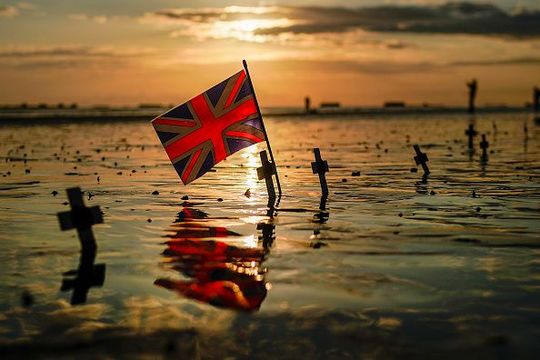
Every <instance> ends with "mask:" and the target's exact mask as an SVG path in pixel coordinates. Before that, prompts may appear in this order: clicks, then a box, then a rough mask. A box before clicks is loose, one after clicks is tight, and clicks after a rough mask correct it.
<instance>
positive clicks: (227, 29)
mask: <svg viewBox="0 0 540 360" xmlns="http://www.w3.org/2000/svg"><path fill="white" fill-rule="evenodd" d="M291 24H292V21H291V20H289V19H285V18H281V19H243V20H236V21H218V22H216V23H215V24H214V26H213V27H212V30H211V34H212V37H214V38H217V39H222V38H235V39H238V40H242V41H251V42H259V43H262V42H266V41H267V39H268V36H266V35H258V34H256V31H257V30H261V29H270V28H277V27H286V26H290V25H291Z"/></svg>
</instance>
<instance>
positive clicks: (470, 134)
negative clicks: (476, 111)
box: [465, 124, 478, 150]
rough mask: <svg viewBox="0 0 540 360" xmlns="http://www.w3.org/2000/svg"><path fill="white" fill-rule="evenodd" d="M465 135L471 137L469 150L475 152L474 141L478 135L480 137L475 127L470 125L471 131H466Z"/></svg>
mask: <svg viewBox="0 0 540 360" xmlns="http://www.w3.org/2000/svg"><path fill="white" fill-rule="evenodd" d="M465 135H467V136H468V137H469V150H473V148H474V147H473V140H474V137H475V136H476V135H478V131H476V130H474V125H473V124H470V125H469V129H468V130H465Z"/></svg>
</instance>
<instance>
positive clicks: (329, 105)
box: [321, 101, 341, 108]
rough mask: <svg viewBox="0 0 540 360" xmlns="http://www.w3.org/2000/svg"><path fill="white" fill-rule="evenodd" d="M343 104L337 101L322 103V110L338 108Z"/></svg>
mask: <svg viewBox="0 0 540 360" xmlns="http://www.w3.org/2000/svg"><path fill="white" fill-rule="evenodd" d="M340 106H341V104H340V103H339V102H337V101H329V102H322V103H321V108H338V107H340Z"/></svg>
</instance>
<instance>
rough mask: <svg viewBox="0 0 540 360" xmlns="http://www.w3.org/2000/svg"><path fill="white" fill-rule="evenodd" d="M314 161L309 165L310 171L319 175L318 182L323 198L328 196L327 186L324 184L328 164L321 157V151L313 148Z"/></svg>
mask: <svg viewBox="0 0 540 360" xmlns="http://www.w3.org/2000/svg"><path fill="white" fill-rule="evenodd" d="M313 153H314V154H315V161H314V162H312V163H311V170H312V171H313V173H314V174H319V181H320V183H321V190H322V194H323V196H328V185H327V184H326V176H325V173H327V172H328V162H327V161H326V160H323V159H322V157H321V150H319V148H314V149H313Z"/></svg>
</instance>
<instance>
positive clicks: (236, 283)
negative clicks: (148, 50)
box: [0, 113, 540, 359]
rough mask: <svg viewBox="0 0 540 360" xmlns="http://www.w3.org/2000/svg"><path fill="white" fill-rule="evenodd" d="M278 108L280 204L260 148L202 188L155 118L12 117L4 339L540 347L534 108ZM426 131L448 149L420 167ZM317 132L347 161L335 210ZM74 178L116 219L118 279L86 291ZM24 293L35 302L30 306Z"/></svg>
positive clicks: (215, 353)
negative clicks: (324, 182) (323, 188)
mask: <svg viewBox="0 0 540 360" xmlns="http://www.w3.org/2000/svg"><path fill="white" fill-rule="evenodd" d="M470 122H474V123H475V125H476V129H477V130H478V131H479V132H480V133H485V134H487V138H488V140H489V142H490V147H489V149H488V150H489V153H488V159H487V161H481V158H480V151H479V148H478V143H479V141H480V137H477V138H476V139H475V148H476V152H475V153H473V154H470V153H469V152H468V151H467V138H466V136H465V134H464V132H465V130H466V129H467V127H468V125H469V123H470ZM266 123H267V127H268V131H269V135H270V139H271V141H272V147H273V149H274V152H275V155H276V160H277V163H278V166H279V172H280V175H281V181H282V186H283V190H284V196H283V198H282V199H281V203H280V206H279V208H278V209H277V210H276V211H274V212H268V211H267V208H266V194H265V191H266V190H265V185H264V182H260V181H258V180H257V173H256V168H257V167H258V166H259V163H260V160H259V158H258V151H259V150H260V149H262V146H254V147H251V148H248V149H246V150H244V151H242V152H240V153H237V154H235V155H233V156H232V157H230V158H229V159H228V160H227V161H225V162H223V163H221V164H219V165H218V166H217V167H216V171H215V172H211V173H208V174H207V175H205V176H204V177H202V178H201V179H198V180H197V181H195V182H194V183H193V184H191V185H190V186H187V187H184V186H183V185H182V184H181V183H180V181H179V179H178V177H177V175H176V173H175V171H174V169H173V167H172V166H171V165H170V163H169V161H168V159H167V157H166V154H165V152H164V150H163V149H162V147H161V145H160V144H159V141H158V139H157V137H156V135H155V133H154V131H153V129H152V127H151V125H150V123H149V122H148V123H141V122H124V123H110V124H108V123H99V124H90V123H85V124H75V123H72V124H66V123H64V124H56V125H36V126H28V127H25V126H7V127H2V128H0V139H1V140H2V141H1V147H0V176H1V177H0V223H1V229H2V231H1V232H0V250H1V251H0V263H1V264H2V265H3V266H2V269H1V270H0V354H2V355H7V356H8V357H9V356H11V357H13V358H16V357H21V356H36V357H45V358H58V357H59V356H60V357H61V356H63V357H72V356H74V355H75V354H76V355H77V356H78V357H81V358H85V357H87V358H93V357H95V356H96V355H97V354H102V355H103V354H106V355H109V356H111V357H115V358H118V357H123V358H137V357H143V358H144V357H156V356H159V357H161V356H165V357H168V356H170V357H176V358H177V357H178V356H182V357H184V358H197V357H198V356H200V357H201V358H223V357H226V356H231V357H234V358H268V359H274V358H298V357H304V358H336V359H337V358H340V359H342V358H358V357H360V356H363V357H376V358H393V357H416V358H417V357H422V358H425V357H439V358H440V357H443V358H445V357H456V356H466V357H476V358H477V357H481V358H492V357H502V358H505V357H509V358H515V357H533V356H534V355H535V354H536V353H537V352H538V351H539V350H540V345H539V343H538V341H537V340H538V338H539V337H540V327H539V325H540V305H539V302H538V299H539V295H540V277H539V276H538V274H539V273H540V272H539V270H540V235H538V234H539V233H540V222H539V220H540V211H539V210H540V208H539V205H538V204H539V203H540V202H539V200H540V181H539V180H540V146H539V144H540V143H539V135H540V127H538V126H535V125H534V122H533V121H532V119H531V118H530V115H529V114H526V113H521V114H481V115H478V116H477V117H476V118H471V117H468V116H466V115H456V114H439V115H436V114H429V115H401V116H392V115H388V116H387V117H377V118H369V117H358V118H357V117H354V116H348V117H335V118H329V117H324V118H317V117H313V118H301V117H296V118H295V117H279V118H272V117H268V118H267V120H266ZM524 124H527V128H528V136H527V137H528V138H527V140H526V139H525V134H524ZM415 143H418V144H420V146H421V149H422V150H423V151H424V152H426V153H427V154H428V156H429V159H430V161H429V166H430V169H431V172H432V173H431V175H430V176H429V178H428V179H427V181H423V180H422V175H421V172H422V170H421V169H419V171H418V172H417V173H414V172H411V170H410V169H411V168H412V167H416V166H415V164H414V160H413V155H414V152H413V149H412V144H415ZM313 147H319V148H320V149H321V153H322V157H323V158H324V159H325V160H327V161H328V163H329V166H330V172H329V173H328V174H327V178H328V185H329V188H330V196H329V197H328V201H327V204H326V206H325V207H324V209H323V210H321V209H320V188H319V184H318V177H317V176H316V175H313V174H312V173H311V165H310V162H311V161H313V152H312V148H313ZM355 171H359V172H360V174H359V176H352V173H353V172H355ZM98 177H99V182H98ZM72 186H80V187H81V188H82V189H83V190H84V191H85V197H84V198H85V201H86V204H87V205H88V206H95V205H99V206H100V207H101V210H102V211H103V212H104V219H105V223H104V224H102V225H96V226H95V227H94V234H95V236H96V239H97V242H98V247H99V251H98V254H97V259H96V263H100V264H105V265H106V273H105V281H104V283H103V285H102V286H95V287H91V288H90V289H89V291H88V297H87V300H86V304H84V305H77V306H72V305H71V304H70V301H71V295H72V292H71V291H60V287H61V283H62V279H63V277H62V273H64V272H66V271H69V270H72V269H76V268H77V266H78V262H79V248H80V245H79V242H78V240H77V237H76V232H75V231H73V230H72V231H67V232H61V231H60V230H59V225H58V220H57V218H56V213H57V212H60V211H66V210H68V208H69V206H68V205H67V204H66V202H67V198H66V194H65V189H66V188H68V187H72ZM247 189H250V196H249V197H247V196H246V195H245V193H246V190H247ZM55 191H56V192H58V194H57V195H53V192H55ZM156 191H157V192H158V193H159V194H156V193H155V192H156ZM89 194H90V195H89ZM186 195H187V196H186ZM218 198H220V199H222V201H218ZM201 243H202V245H201ZM25 292H26V293H27V294H31V295H30V296H31V299H33V301H30V302H32V305H31V306H27V307H25V306H23V305H22V303H21V296H22V294H24V293H25ZM208 293H212V294H216V293H219V294H222V295H221V296H210V297H206V298H205V297H204V296H203V295H205V294H208ZM231 293H233V294H236V295H234V296H232V297H231V296H229V295H230V294H231ZM238 294H241V295H242V297H239V296H237V295H238ZM27 304H28V301H27Z"/></svg>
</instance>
